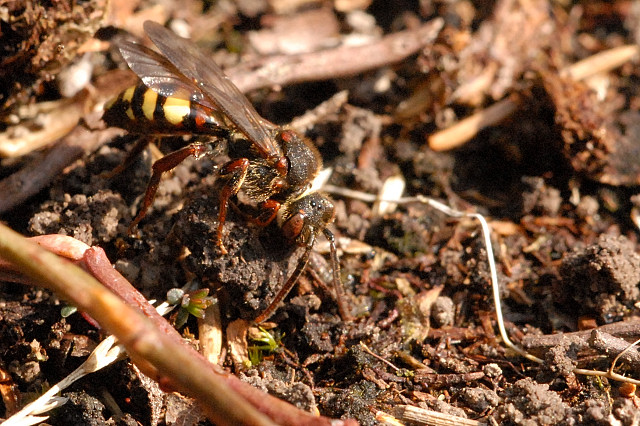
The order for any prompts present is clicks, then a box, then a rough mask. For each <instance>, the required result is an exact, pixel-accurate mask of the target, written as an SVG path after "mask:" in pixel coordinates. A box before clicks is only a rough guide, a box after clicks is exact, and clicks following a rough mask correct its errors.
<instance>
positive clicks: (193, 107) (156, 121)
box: [102, 84, 228, 135]
mask: <svg viewBox="0 0 640 426" xmlns="http://www.w3.org/2000/svg"><path fill="white" fill-rule="evenodd" d="M102 120H104V122H105V123H106V124H107V125H108V126H115V127H120V128H122V129H125V130H128V131H130V132H132V133H147V132H154V133H158V134H169V135H172V134H173V135H174V134H213V135H222V134H226V133H228V130H226V128H227V124H226V122H225V118H224V116H222V115H221V114H220V113H219V112H218V111H215V110H212V109H210V108H206V107H204V106H202V105H199V104H196V103H194V102H191V101H189V100H186V99H180V98H177V97H173V96H168V97H166V96H162V95H159V94H158V93H157V92H155V91H154V90H152V89H149V88H148V87H146V86H145V85H144V84H139V85H137V86H131V87H129V88H128V89H126V90H124V91H123V92H122V93H120V94H119V95H118V97H116V98H115V99H113V100H111V101H110V102H108V103H106V104H105V106H104V114H103V116H102Z"/></svg>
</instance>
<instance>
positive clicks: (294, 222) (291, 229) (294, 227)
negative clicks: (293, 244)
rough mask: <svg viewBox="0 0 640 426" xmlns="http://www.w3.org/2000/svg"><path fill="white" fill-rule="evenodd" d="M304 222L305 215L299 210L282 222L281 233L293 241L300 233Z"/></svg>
mask: <svg viewBox="0 0 640 426" xmlns="http://www.w3.org/2000/svg"><path fill="white" fill-rule="evenodd" d="M305 224H306V215H305V214H304V212H302V211H299V212H297V213H296V214H294V215H292V216H291V217H289V218H288V219H287V221H286V222H284V223H283V224H282V233H283V234H284V237H285V238H286V239H287V240H289V241H295V240H296V239H297V238H298V237H299V236H300V234H301V233H302V230H303V229H304V227H305Z"/></svg>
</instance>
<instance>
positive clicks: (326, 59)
mask: <svg viewBox="0 0 640 426" xmlns="http://www.w3.org/2000/svg"><path fill="white" fill-rule="evenodd" d="M443 25H444V20H443V19H441V18H436V19H433V20H432V21H430V22H427V23H426V24H424V25H422V26H420V27H418V28H416V29H415V30H406V31H400V32H397V33H394V34H390V35H387V36H385V37H382V38H381V39H380V40H377V41H376V42H373V43H370V44H365V45H361V46H340V47H336V48H334V49H327V50H322V51H319V52H313V53H304V54H300V55H282V56H271V57H268V58H264V59H260V60H259V61H255V62H253V63H246V64H242V65H238V66H236V67H233V68H230V69H228V70H226V73H227V74H228V75H229V76H230V78H231V80H232V81H233V82H234V83H235V85H236V86H238V88H239V89H240V90H241V91H242V92H248V91H251V90H255V89H259V88H263V87H282V86H285V85H289V84H294V83H301V82H305V81H317V80H327V79H331V78H340V77H350V76H354V75H357V74H360V73H362V72H365V71H368V70H372V69H376V68H380V67H382V66H385V65H391V64H395V63H397V62H400V61H402V60H404V59H406V58H407V57H408V56H411V55H413V54H415V53H417V52H418V51H419V50H420V49H423V48H424V47H425V46H428V45H429V44H431V43H433V41H434V40H435V38H436V37H437V36H438V34H439V33H440V30H441V29H442V27H443Z"/></svg>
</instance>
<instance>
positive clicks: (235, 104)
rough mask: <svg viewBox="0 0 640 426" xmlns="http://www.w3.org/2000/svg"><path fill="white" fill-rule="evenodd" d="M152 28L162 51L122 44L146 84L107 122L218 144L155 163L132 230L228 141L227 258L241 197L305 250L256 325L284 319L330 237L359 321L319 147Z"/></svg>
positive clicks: (192, 48)
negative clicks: (281, 307)
mask: <svg viewBox="0 0 640 426" xmlns="http://www.w3.org/2000/svg"><path fill="white" fill-rule="evenodd" d="M144 30H145V33H146V34H147V36H148V37H149V39H150V40H151V41H152V42H153V43H154V44H155V46H156V47H157V48H158V50H159V51H160V53H157V52H155V51H154V50H152V49H149V48H147V47H145V46H143V45H140V44H137V43H133V42H129V41H121V42H119V43H118V44H117V47H118V49H119V51H120V53H121V55H122V57H123V58H124V59H125V61H126V62H127V64H128V65H129V67H130V68H131V70H133V72H135V73H136V74H137V75H138V77H139V78H140V80H141V83H140V84H138V85H137V86H133V87H130V88H128V89H126V90H124V91H123V92H122V93H121V94H120V95H119V96H118V97H116V98H115V99H114V100H112V101H110V102H109V103H107V104H106V105H105V109H104V114H103V117H102V119H103V121H104V122H105V123H106V124H107V125H108V126H115V127H120V128H123V129H125V130H128V131H129V132H131V133H142V134H147V135H149V134H151V135H159V136H160V135H181V134H187V135H205V136H209V137H210V138H209V139H210V141H208V142H194V143H190V144H188V145H186V146H184V147H182V148H180V149H178V150H177V151H174V152H171V153H169V154H168V155H166V156H164V157H162V158H161V159H159V160H158V161H156V162H155V163H154V164H153V166H152V174H151V178H150V181H149V184H148V186H147V190H146V192H145V195H144V198H143V202H142V206H141V207H140V210H139V212H138V214H137V216H136V218H135V219H134V220H133V222H132V223H131V226H130V228H129V229H130V230H131V229H132V228H133V227H135V226H136V225H137V224H138V223H139V222H140V220H142V218H143V217H144V216H145V213H146V212H147V210H148V209H149V207H150V206H151V204H152V202H153V199H154V197H155V194H156V191H157V189H158V185H159V183H160V179H161V177H162V174H163V173H165V172H167V171H169V170H171V169H173V168H174V167H176V166H177V165H178V164H180V163H181V162H182V161H184V160H185V159H187V158H188V157H189V156H193V157H194V158H196V159H200V158H202V157H204V156H207V155H216V153H217V151H218V150H217V148H216V146H217V145H218V143H219V142H220V141H226V146H227V151H228V152H227V154H228V156H229V158H230V160H229V161H228V162H227V163H226V164H224V165H223V166H222V167H221V168H220V170H219V172H218V173H219V174H218V179H221V180H222V182H223V184H222V186H221V190H220V194H219V195H220V204H219V211H218V225H217V232H216V241H215V243H216V245H217V246H218V248H219V249H220V252H221V253H222V254H223V255H224V254H227V250H226V248H225V246H224V243H223V230H224V223H225V220H226V215H227V208H228V205H229V202H230V200H231V199H232V198H233V197H235V196H236V194H237V193H238V192H239V191H240V190H242V191H243V192H244V193H245V194H246V195H247V197H248V198H249V199H250V200H251V201H253V202H255V203H256V204H257V206H258V208H259V211H260V213H259V215H258V216H257V217H255V218H254V220H253V221H254V222H256V223H258V224H259V225H261V226H266V225H268V224H269V223H272V222H273V221H274V220H275V221H276V223H277V225H278V226H279V228H280V229H281V231H282V234H283V236H284V238H285V240H286V241H288V242H289V243H290V244H295V245H297V246H300V247H303V249H304V250H303V253H302V255H301V256H300V258H299V260H298V263H297V265H296V267H295V269H294V271H293V273H292V274H291V276H290V277H289V278H288V279H287V280H286V282H285V283H284V285H283V286H282V288H281V289H280V290H279V292H278V293H277V294H276V295H275V297H274V300H273V301H271V303H270V304H269V306H268V307H267V308H266V309H265V310H264V311H263V312H261V313H260V314H259V315H258V316H257V317H256V318H255V320H254V321H255V322H256V323H260V322H263V321H264V320H266V319H267V318H269V317H270V316H271V315H272V314H273V313H274V312H275V310H276V308H277V306H278V304H279V303H280V302H281V301H282V299H284V298H285V297H286V295H287V294H288V293H289V291H290V290H291V288H292V287H293V285H294V284H295V283H296V281H297V280H298V278H299V276H300V274H301V273H302V271H303V270H304V267H305V266H306V264H307V261H308V259H309V255H310V252H311V249H312V248H313V246H314V243H315V242H316V239H317V237H318V235H319V234H320V233H323V234H324V235H325V237H326V238H327V240H328V241H329V243H330V247H331V259H332V264H333V265H332V266H333V281H334V286H335V288H336V294H337V301H338V308H339V311H340V314H341V316H342V317H343V319H349V318H350V314H349V312H348V309H347V308H346V306H345V302H344V301H343V297H342V293H343V290H342V287H341V285H340V280H339V265H338V259H337V254H336V244H335V238H334V236H333V233H332V232H331V231H330V230H329V229H328V228H327V226H328V225H329V224H330V223H331V222H333V220H334V205H333V202H332V201H331V199H329V198H328V197H327V196H326V195H324V194H322V193H320V192H313V191H309V190H310V188H311V183H312V181H313V179H314V178H315V176H316V175H317V174H318V172H319V171H320V170H321V168H322V159H321V157H320V154H319V152H318V150H317V149H316V147H315V146H314V145H313V144H312V143H311V141H310V140H308V139H306V138H305V137H303V136H302V135H300V134H299V133H297V132H295V131H294V130H292V129H289V128H286V127H281V126H277V125H275V124H273V123H271V122H269V121H267V120H265V119H264V118H262V117H261V116H260V115H259V114H258V112H257V111H256V110H255V108H254V107H253V105H251V103H250V102H249V100H248V99H247V98H246V97H245V96H244V95H243V94H242V93H241V92H240V90H239V89H238V88H237V87H236V86H235V85H234V84H233V83H232V82H231V80H230V79H229V78H228V77H227V76H226V75H225V74H224V73H223V72H222V70H221V69H220V67H219V66H218V65H217V64H216V63H215V62H213V61H212V60H211V58H209V57H208V56H207V55H206V54H204V53H203V52H202V51H200V50H199V48H198V47H197V46H196V45H195V44H193V42H191V41H189V40H187V39H184V38H182V37H179V36H177V35H176V34H174V33H173V32H171V31H170V30H168V29H166V28H164V27H163V26H162V25H160V24H158V23H155V22H151V21H147V22H145V23H144ZM148 143H149V138H142V139H140V140H139V141H138V142H137V143H136V145H135V146H134V147H133V148H132V150H131V151H130V153H129V155H128V158H127V159H126V160H125V163H124V164H123V165H120V166H119V167H117V168H116V169H115V170H114V172H117V171H119V170H121V169H122V168H124V167H125V166H126V165H127V164H128V163H130V162H132V158H134V157H135V156H136V155H137V154H139V153H140V152H141V151H142V150H143V149H144V148H145V147H146V145H147V144H148Z"/></svg>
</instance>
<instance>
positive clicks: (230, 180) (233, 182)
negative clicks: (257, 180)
mask: <svg viewBox="0 0 640 426" xmlns="http://www.w3.org/2000/svg"><path fill="white" fill-rule="evenodd" d="M248 169H249V160H248V159H247V158H240V159H238V160H233V161H230V162H228V163H227V164H225V165H224V166H222V169H221V170H220V177H221V178H223V179H225V180H226V181H227V182H226V183H225V185H224V186H223V187H222V191H220V207H219V209H218V236H217V241H216V244H217V245H218V247H219V248H220V252H221V253H222V254H227V249H226V248H225V246H224V244H223V243H222V230H223V228H224V222H225V221H226V220H227V207H228V205H229V199H230V198H231V197H233V196H234V195H236V194H237V193H238V191H239V190H240V187H241V186H242V183H243V182H244V179H245V178H246V177H247V170H248Z"/></svg>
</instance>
